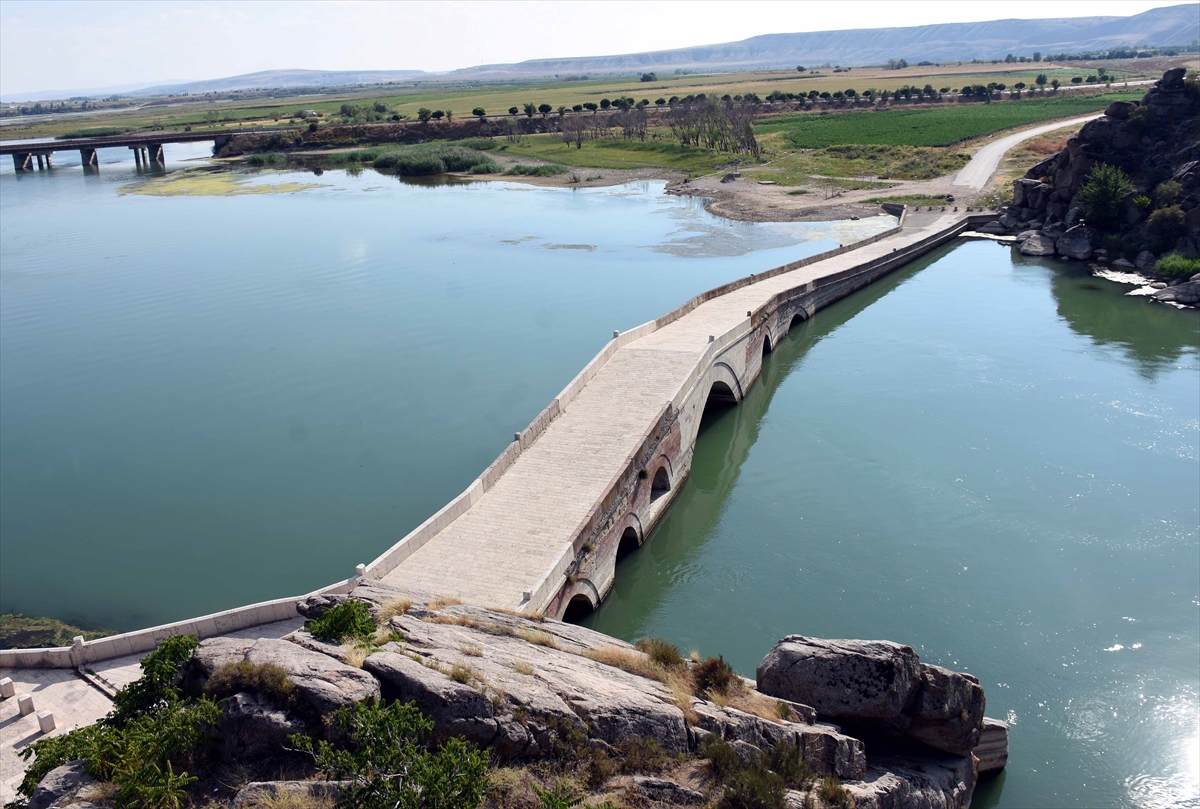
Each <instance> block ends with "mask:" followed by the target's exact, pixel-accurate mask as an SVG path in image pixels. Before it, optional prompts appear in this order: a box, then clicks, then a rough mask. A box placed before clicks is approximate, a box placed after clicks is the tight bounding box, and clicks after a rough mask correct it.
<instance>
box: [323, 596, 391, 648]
mask: <svg viewBox="0 0 1200 809" xmlns="http://www.w3.org/2000/svg"><path fill="white" fill-rule="evenodd" d="M308 631H309V634H311V635H312V636H313V637H314V638H316V639H317V640H323V641H325V642H326V643H345V642H346V641H360V642H362V643H369V642H370V641H371V639H372V638H373V637H374V635H375V622H374V621H372V620H371V611H370V609H368V608H367V605H366V604H364V603H363V602H361V601H354V600H349V601H343V602H342V603H341V604H338V605H337V606H336V607H334V608H332V609H329V610H326V611H325V614H324V615H322V616H321V617H320V618H317V619H316V620H314V621H309V622H308Z"/></svg>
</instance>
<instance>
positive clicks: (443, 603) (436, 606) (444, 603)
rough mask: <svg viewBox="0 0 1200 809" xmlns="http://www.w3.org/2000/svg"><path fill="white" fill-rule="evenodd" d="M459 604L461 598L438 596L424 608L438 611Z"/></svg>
mask: <svg viewBox="0 0 1200 809" xmlns="http://www.w3.org/2000/svg"><path fill="white" fill-rule="evenodd" d="M461 603H462V599H461V598H455V597H454V596H438V597H437V598H435V599H433V600H432V601H430V602H429V603H428V604H426V605H425V606H426V607H428V608H429V609H431V610H440V609H441V608H442V607H453V606H455V605H457V604H461Z"/></svg>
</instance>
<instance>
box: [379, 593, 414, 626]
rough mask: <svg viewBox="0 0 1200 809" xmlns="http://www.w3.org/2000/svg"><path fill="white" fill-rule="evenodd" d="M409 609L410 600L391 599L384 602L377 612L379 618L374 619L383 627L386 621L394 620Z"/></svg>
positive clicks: (410, 606) (410, 607)
mask: <svg viewBox="0 0 1200 809" xmlns="http://www.w3.org/2000/svg"><path fill="white" fill-rule="evenodd" d="M410 609H412V599H411V598H393V599H391V600H390V601H385V602H384V604H383V606H382V607H381V608H380V610H379V616H378V618H377V619H376V622H377V623H378V624H379V625H380V626H383V625H384V624H386V623H387V622H388V621H390V620H392V619H393V618H396V617H397V616H400V615H403V614H404V613H406V612H408V611H409V610H410Z"/></svg>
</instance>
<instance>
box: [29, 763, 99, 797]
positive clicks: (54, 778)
mask: <svg viewBox="0 0 1200 809" xmlns="http://www.w3.org/2000/svg"><path fill="white" fill-rule="evenodd" d="M95 783H96V779H95V778H92V776H90V775H88V771H87V767H86V766H85V765H84V763H83V762H82V761H68V762H67V763H66V764H64V765H62V766H61V767H55V768H54V769H53V770H51V771H50V772H48V773H46V777H45V778H43V779H42V781H41V783H40V784H38V787H37V789H35V790H34V792H33V794H32V795H30V796H29V803H28V805H27V809H61V808H62V807H65V806H69V805H71V804H75V803H77V802H78V801H79V799H80V795H81V794H83V793H84V792H85V791H86V790H87V789H88V788H89V787H91V786H93V785H95Z"/></svg>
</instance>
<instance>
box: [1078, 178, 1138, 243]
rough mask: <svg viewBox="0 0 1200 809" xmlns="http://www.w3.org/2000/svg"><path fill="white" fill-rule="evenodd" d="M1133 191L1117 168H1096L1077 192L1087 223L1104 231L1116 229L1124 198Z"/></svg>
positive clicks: (1130, 183)
mask: <svg viewBox="0 0 1200 809" xmlns="http://www.w3.org/2000/svg"><path fill="white" fill-rule="evenodd" d="M1133 190H1134V189H1133V183H1132V182H1130V180H1129V176H1128V175H1127V174H1125V172H1123V171H1121V169H1120V168H1119V167H1117V166H1110V165H1108V164H1107V163H1101V164H1100V165H1098V166H1096V168H1094V169H1092V173H1091V175H1090V176H1089V177H1088V180H1087V182H1086V183H1084V184H1083V188H1081V189H1080V190H1079V199H1080V201H1081V202H1083V204H1084V209H1085V210H1086V211H1087V216H1088V222H1089V223H1090V224H1092V225H1095V226H1096V227H1098V228H1101V229H1105V230H1108V229H1111V228H1114V227H1116V225H1117V223H1119V222H1120V221H1121V215H1122V213H1123V206H1124V202H1125V198H1126V197H1128V196H1129V195H1130V194H1132V193H1133Z"/></svg>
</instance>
